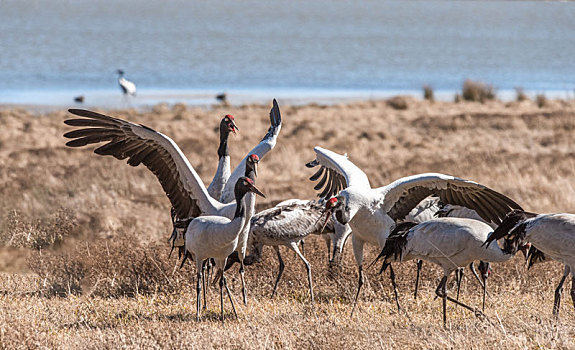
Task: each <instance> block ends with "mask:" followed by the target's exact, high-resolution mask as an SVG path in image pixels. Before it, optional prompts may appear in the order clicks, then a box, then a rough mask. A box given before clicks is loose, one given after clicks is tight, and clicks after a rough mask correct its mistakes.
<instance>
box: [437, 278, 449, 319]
mask: <svg viewBox="0 0 575 350" xmlns="http://www.w3.org/2000/svg"><path fill="white" fill-rule="evenodd" d="M446 282H447V276H443V278H442V279H441V281H440V282H439V285H438V286H437V289H435V294H436V295H437V296H438V297H440V298H441V299H442V300H443V327H445V325H446V323H447V290H446V289H445V285H446Z"/></svg>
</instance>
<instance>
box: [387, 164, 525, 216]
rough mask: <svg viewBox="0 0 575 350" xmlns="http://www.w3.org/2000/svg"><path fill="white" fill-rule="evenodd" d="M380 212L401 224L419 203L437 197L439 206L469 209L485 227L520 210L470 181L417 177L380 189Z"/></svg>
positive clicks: (506, 198) (517, 206) (511, 201)
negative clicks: (381, 203) (486, 223)
mask: <svg viewBox="0 0 575 350" xmlns="http://www.w3.org/2000/svg"><path fill="white" fill-rule="evenodd" d="M382 190H383V191H385V193H386V197H385V204H384V207H385V208H384V210H386V211H387V214H388V215H389V216H390V217H391V218H392V219H394V220H396V221H397V220H401V219H403V218H405V216H406V215H407V214H409V212H410V211H411V210H412V209H413V208H414V207H415V206H416V205H417V204H418V203H419V202H421V201H422V200H423V199H425V198H426V197H428V196H430V195H436V196H439V198H440V200H441V202H442V203H445V204H453V205H460V206H464V207H467V208H469V209H473V210H475V211H476V212H477V214H479V216H481V218H482V219H483V220H485V221H486V222H488V223H494V224H500V223H501V221H502V220H503V218H504V217H505V215H506V214H507V213H508V212H510V211H512V210H513V209H520V208H521V207H520V206H519V205H518V204H517V203H515V202H514V201H513V200H511V199H510V198H508V197H506V196H504V195H502V194H500V193H498V192H495V191H493V190H492V189H490V188H487V187H485V186H483V185H480V184H478V183H475V182H473V181H467V180H463V179H459V178H456V177H453V176H448V175H443V174H421V175H416V176H411V177H407V178H403V179H399V180H397V181H395V182H393V183H392V184H390V185H388V186H385V187H384V188H382Z"/></svg>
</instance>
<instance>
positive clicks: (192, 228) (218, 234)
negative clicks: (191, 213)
mask: <svg viewBox="0 0 575 350" xmlns="http://www.w3.org/2000/svg"><path fill="white" fill-rule="evenodd" d="M234 190H235V191H234V192H235V195H236V204H237V205H236V210H235V213H234V216H233V218H232V219H229V218H227V217H224V216H200V217H197V218H194V219H193V220H192V221H191V222H190V224H189V226H188V228H187V230H186V235H185V241H186V244H185V247H186V252H189V253H190V254H191V255H192V257H193V259H194V260H195V261H196V269H197V272H196V276H197V284H196V297H197V301H196V312H197V314H196V320H197V321H199V320H200V307H201V298H200V292H201V289H202V284H203V281H202V278H203V277H202V276H203V274H202V264H203V262H204V261H205V260H207V259H210V258H212V259H214V261H215V267H216V269H217V270H218V271H217V273H218V275H217V278H218V279H219V285H220V304H221V315H222V322H224V294H223V288H222V287H224V286H225V288H226V291H227V293H228V297H229V299H230V303H231V304H232V308H233V310H234V314H235V316H236V318H237V316H238V315H237V313H236V308H235V306H234V302H233V299H232V297H231V294H230V291H229V289H228V286H227V283H226V277H225V274H224V268H225V266H226V260H227V258H228V255H230V254H231V253H232V252H234V251H235V250H236V248H237V246H238V241H239V236H240V233H241V231H242V229H243V228H244V227H245V224H246V222H247V221H249V220H250V217H249V214H248V208H247V205H246V201H244V196H245V195H246V194H248V193H254V194H257V195H260V196H262V197H265V196H264V194H263V193H262V192H261V191H260V190H258V189H257V188H256V187H255V183H254V181H252V180H251V179H250V178H247V177H240V178H239V179H238V181H237V183H236V186H235V188H234Z"/></svg>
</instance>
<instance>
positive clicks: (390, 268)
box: [389, 264, 401, 313]
mask: <svg viewBox="0 0 575 350" xmlns="http://www.w3.org/2000/svg"><path fill="white" fill-rule="evenodd" d="M389 278H390V279H391V285H392V286H393V294H394V295H395V303H396V304H397V312H398V313H400V312H401V306H400V305H399V297H398V295H397V284H396V283H395V272H394V271H393V267H392V266H391V264H389Z"/></svg>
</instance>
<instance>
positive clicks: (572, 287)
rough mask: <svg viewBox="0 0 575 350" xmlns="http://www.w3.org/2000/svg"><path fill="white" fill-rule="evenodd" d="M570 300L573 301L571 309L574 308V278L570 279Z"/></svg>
mask: <svg viewBox="0 0 575 350" xmlns="http://www.w3.org/2000/svg"><path fill="white" fill-rule="evenodd" d="M571 300H573V307H574V308H575V276H573V278H572V279H571Z"/></svg>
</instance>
